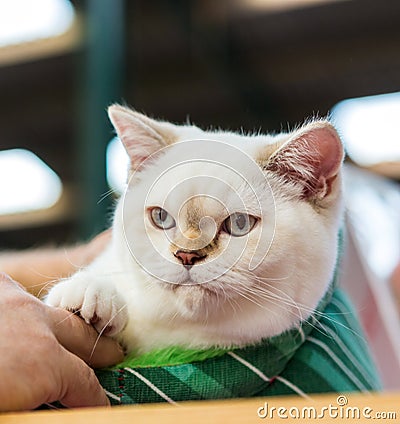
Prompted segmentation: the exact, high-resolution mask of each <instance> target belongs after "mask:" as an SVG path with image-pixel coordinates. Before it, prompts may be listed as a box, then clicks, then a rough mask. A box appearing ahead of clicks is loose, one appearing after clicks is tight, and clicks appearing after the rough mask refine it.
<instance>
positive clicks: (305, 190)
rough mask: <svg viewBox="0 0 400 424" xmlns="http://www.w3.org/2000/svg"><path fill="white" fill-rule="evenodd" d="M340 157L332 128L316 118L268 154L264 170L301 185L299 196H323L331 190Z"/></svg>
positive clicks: (338, 167)
mask: <svg viewBox="0 0 400 424" xmlns="http://www.w3.org/2000/svg"><path fill="white" fill-rule="evenodd" d="M343 156H344V150H343V145H342V142H341V140H340V138H339V135H338V133H337V132H336V130H335V128H334V127H333V126H332V125H331V124H330V123H329V122H328V121H316V122H312V123H310V124H308V125H305V126H304V127H302V128H300V129H299V130H298V131H295V132H294V133H293V134H292V135H291V136H290V137H289V139H288V140H287V141H286V142H285V143H284V144H283V145H282V146H281V147H280V148H278V150H277V151H276V152H275V153H274V154H272V155H271V156H270V158H269V161H268V162H267V164H266V169H269V170H270V171H273V172H276V173H277V174H279V175H280V176H281V177H282V178H284V179H285V180H286V181H288V182H293V183H295V184H297V185H300V187H302V197H304V198H306V199H315V200H317V199H323V198H324V197H326V196H327V195H329V194H330V193H331V191H332V185H333V183H334V181H335V180H336V177H337V175H338V173H339V170H340V167H341V165H342V161H343Z"/></svg>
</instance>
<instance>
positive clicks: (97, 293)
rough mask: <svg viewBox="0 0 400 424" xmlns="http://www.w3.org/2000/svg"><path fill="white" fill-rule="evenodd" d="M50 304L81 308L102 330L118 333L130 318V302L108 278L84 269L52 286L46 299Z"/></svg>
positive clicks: (83, 313)
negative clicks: (128, 302) (127, 302)
mask: <svg viewBox="0 0 400 424" xmlns="http://www.w3.org/2000/svg"><path fill="white" fill-rule="evenodd" d="M44 300H45V303H47V304H48V305H50V306H54V307H59V308H63V309H67V310H69V311H72V312H77V313H79V314H80V316H81V317H82V318H83V319H84V320H85V321H86V322H87V323H90V324H92V325H93V326H94V327H95V328H96V330H97V331H98V332H99V333H101V334H106V335H108V336H114V335H116V334H118V333H120V332H121V331H122V330H123V329H124V328H125V326H126V324H127V322H128V313H127V310H126V303H125V301H124V299H123V298H122V296H121V295H120V293H119V292H118V290H117V288H116V287H115V285H114V284H113V282H112V281H111V279H107V278H99V277H97V276H93V275H91V274H90V273H89V272H87V271H81V272H78V273H77V274H75V275H73V276H72V277H71V278H69V279H67V280H63V281H61V282H59V283H58V284H56V285H55V286H54V287H52V288H51V290H50V291H49V293H48V295H47V296H46V298H45V299H44Z"/></svg>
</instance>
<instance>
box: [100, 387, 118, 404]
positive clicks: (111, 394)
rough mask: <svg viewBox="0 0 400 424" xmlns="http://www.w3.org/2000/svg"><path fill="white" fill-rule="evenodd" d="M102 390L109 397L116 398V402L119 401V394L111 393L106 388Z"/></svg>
mask: <svg viewBox="0 0 400 424" xmlns="http://www.w3.org/2000/svg"><path fill="white" fill-rule="evenodd" d="M103 390H104V392H105V394H106V395H107V396H108V397H109V398H111V399H114V400H116V401H117V402H121V398H120V397H119V396H117V395H114V393H111V392H109V391H108V390H106V389H103Z"/></svg>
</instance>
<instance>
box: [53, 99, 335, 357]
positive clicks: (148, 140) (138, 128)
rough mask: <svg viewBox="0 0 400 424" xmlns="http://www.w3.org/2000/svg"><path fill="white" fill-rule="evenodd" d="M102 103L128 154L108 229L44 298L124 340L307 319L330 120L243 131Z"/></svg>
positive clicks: (192, 340)
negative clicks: (102, 246) (107, 239)
mask: <svg viewBox="0 0 400 424" xmlns="http://www.w3.org/2000/svg"><path fill="white" fill-rule="evenodd" d="M109 116H110V119H111V121H112V123H113V125H114V127H115V129H116V131H117V133H118V136H119V138H120V139H121V140H122V142H123V144H124V146H125V148H126V150H127V152H128V154H129V157H130V163H131V166H130V183H129V186H128V189H127V192H126V194H125V196H123V197H122V198H121V199H120V200H119V201H118V203H117V206H116V210H115V216H114V221H113V224H112V233H113V236H112V241H111V243H110V245H109V246H108V247H107V248H106V250H105V251H104V253H103V254H101V255H100V256H99V257H98V258H97V259H96V260H95V261H94V262H93V263H92V264H91V265H89V266H88V267H87V268H85V269H82V270H80V271H79V272H77V273H76V274H75V275H73V276H72V277H71V278H70V279H68V280H65V281H62V282H59V283H58V284H57V285H55V286H54V287H53V288H52V289H51V290H50V292H49V294H48V296H47V298H46V302H47V303H48V304H49V305H53V306H58V307H62V308H67V309H69V310H74V311H79V312H80V314H81V316H82V317H83V318H84V319H85V320H86V321H87V322H91V323H92V324H94V325H95V326H96V328H97V329H98V330H99V331H105V332H106V333H107V334H109V335H111V336H114V337H116V338H117V339H118V340H119V341H120V342H122V343H123V344H124V345H125V346H126V347H127V351H128V352H130V351H133V350H135V351H137V352H138V353H143V352H146V351H150V350H152V349H155V348H163V347H167V346H176V345H179V346H184V347H190V348H207V347H212V346H219V347H230V346H243V345H247V344H253V343H255V342H258V341H260V340H261V339H263V338H267V337H271V336H274V335H277V334H280V333H282V332H284V331H285V330H288V329H290V328H292V327H294V326H296V325H297V324H298V323H299V322H300V321H302V320H304V319H306V318H308V317H309V315H310V314H311V313H312V311H313V310H314V308H315V307H316V306H317V304H318V302H319V300H320V299H321V298H322V297H323V295H324V293H325V292H326V290H327V288H328V286H329V283H330V281H331V279H332V275H333V272H334V267H335V263H336V258H337V234H338V229H339V227H340V224H341V214H342V194H341V177H340V170H341V164H342V160H343V147H342V143H341V141H340V139H339V137H338V135H337V133H336V131H335V129H334V128H333V127H332V125H331V124H330V123H329V122H327V121H324V120H317V121H313V122H310V123H308V124H306V125H304V126H303V127H301V128H299V129H297V130H295V131H294V132H292V133H288V134H279V135H276V136H271V135H255V136H244V135H239V134H234V133H231V132H222V131H215V132H209V131H203V130H201V129H199V128H197V127H195V126H189V125H187V126H178V125H173V124H171V123H167V122H160V121H155V120H153V119H150V118H148V117H146V116H144V115H141V114H139V113H137V112H134V111H132V110H130V109H128V108H125V107H122V106H117V105H114V106H111V107H110V108H109ZM191 140H195V141H191ZM196 140H198V141H196Z"/></svg>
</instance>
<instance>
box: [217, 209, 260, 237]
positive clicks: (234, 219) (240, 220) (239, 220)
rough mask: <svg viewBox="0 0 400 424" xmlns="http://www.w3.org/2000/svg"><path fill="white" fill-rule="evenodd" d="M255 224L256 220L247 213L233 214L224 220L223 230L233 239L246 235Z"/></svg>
mask: <svg viewBox="0 0 400 424" xmlns="http://www.w3.org/2000/svg"><path fill="white" fill-rule="evenodd" d="M256 222H257V218H256V217H254V216H252V215H248V214H247V213H240V212H235V213H233V214H232V215H229V216H228V218H226V219H225V221H224V224H223V228H224V230H225V231H226V232H227V233H229V234H231V235H232V236H235V237H241V236H245V235H246V234H248V233H249V232H250V231H251V230H252V229H253V227H254V225H255V224H256Z"/></svg>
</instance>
